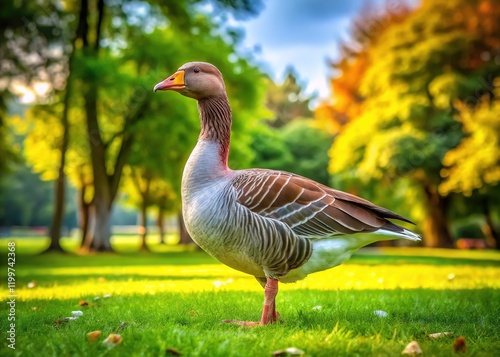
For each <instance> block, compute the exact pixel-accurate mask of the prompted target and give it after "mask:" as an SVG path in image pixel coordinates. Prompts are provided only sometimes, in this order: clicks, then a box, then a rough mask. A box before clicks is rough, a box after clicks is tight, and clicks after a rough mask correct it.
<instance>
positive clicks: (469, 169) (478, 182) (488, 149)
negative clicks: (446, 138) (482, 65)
mask: <svg viewBox="0 0 500 357" xmlns="http://www.w3.org/2000/svg"><path fill="white" fill-rule="evenodd" d="M499 82H500V80H498V79H497V81H496V83H495V84H496V87H497V90H496V92H495V97H496V99H495V100H494V101H493V102H490V101H489V99H488V98H487V97H484V98H483V99H482V100H481V102H480V103H479V105H478V106H477V107H476V108H470V107H469V106H467V105H466V104H465V103H457V104H456V107H457V109H458V110H459V111H460V114H459V115H458V116H457V120H458V121H460V122H461V123H462V124H463V130H464V132H465V133H466V135H467V136H466V137H465V138H464V139H462V141H461V142H460V144H459V145H458V146H457V147H456V148H455V149H452V150H450V151H448V152H447V153H446V155H445V156H444V158H443V165H444V166H445V168H444V169H443V170H441V176H442V177H443V178H444V181H443V182H442V184H441V185H440V186H439V191H440V192H441V193H442V194H448V193H450V192H463V193H464V194H465V195H471V194H472V191H473V190H476V189H479V188H481V187H482V186H483V185H491V186H493V185H495V184H497V183H498V182H499V181H500V116H499V115H498V113H500V100H499V99H498V98H499V96H500V86H499V85H500V83H499Z"/></svg>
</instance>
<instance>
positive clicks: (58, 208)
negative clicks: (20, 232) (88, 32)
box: [46, 0, 88, 252]
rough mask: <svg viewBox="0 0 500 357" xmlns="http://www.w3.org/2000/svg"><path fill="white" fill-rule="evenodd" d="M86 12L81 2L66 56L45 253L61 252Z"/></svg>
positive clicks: (86, 5) (85, 6)
mask: <svg viewBox="0 0 500 357" xmlns="http://www.w3.org/2000/svg"><path fill="white" fill-rule="evenodd" d="M87 11H88V4H87V0H82V2H81V6H80V11H79V20H78V25H77V28H76V31H75V35H74V36H73V38H72V39H71V51H70V53H69V56H68V78H67V79H66V88H65V92H64V99H63V111H62V114H61V124H62V127H63V135H62V138H61V148H60V150H61V157H60V159H59V168H58V173H57V180H56V182H55V187H54V195H55V197H54V212H53V215H52V222H51V226H50V245H49V247H48V248H47V249H46V251H58V252H63V251H64V250H63V249H62V247H61V245H60V243H59V240H60V239H61V227H62V223H63V219H64V205H65V199H66V174H65V172H64V168H65V166H66V152H67V151H68V147H69V118H68V116H69V106H70V99H71V95H72V84H73V74H72V73H73V66H74V64H73V63H74V61H73V59H74V55H75V44H76V41H77V40H78V39H82V40H86V37H83V36H84V33H85V31H84V28H83V26H84V25H85V23H86V22H87V20H86V17H87Z"/></svg>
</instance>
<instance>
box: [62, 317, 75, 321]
mask: <svg viewBox="0 0 500 357" xmlns="http://www.w3.org/2000/svg"><path fill="white" fill-rule="evenodd" d="M64 319H65V320H66V321H75V320H77V319H78V316H70V317H65V318H64Z"/></svg>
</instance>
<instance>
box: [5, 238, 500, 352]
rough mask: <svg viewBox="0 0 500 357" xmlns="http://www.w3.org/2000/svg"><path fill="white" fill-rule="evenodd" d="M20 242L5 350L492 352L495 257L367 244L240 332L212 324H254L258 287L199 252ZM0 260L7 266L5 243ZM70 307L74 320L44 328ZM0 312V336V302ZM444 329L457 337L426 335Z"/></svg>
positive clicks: (497, 299)
mask: <svg viewBox="0 0 500 357" xmlns="http://www.w3.org/2000/svg"><path fill="white" fill-rule="evenodd" d="M23 242H25V243H26V244H27V242H29V240H26V241H18V243H17V248H18V255H17V260H16V279H17V280H16V292H17V305H16V329H17V331H16V333H17V336H16V350H15V351H12V350H10V349H8V348H7V341H6V339H5V338H3V339H2V343H1V349H0V355H2V356H4V355H19V356H21V355H22V356H32V355H37V356H165V355H168V354H167V353H166V350H167V349H169V348H174V349H176V350H178V351H180V352H181V353H182V355H183V356H271V354H272V353H273V351H276V350H280V349H284V348H287V347H296V348H299V349H301V350H303V351H305V354H306V356H356V355H358V356H397V355H401V351H402V350H403V349H404V347H405V346H406V345H407V344H408V343H409V342H411V341H412V340H416V341H418V343H419V344H420V346H421V347H422V350H423V351H424V356H452V355H455V354H454V353H453V352H452V345H453V341H454V339H455V338H457V337H459V336H465V338H466V343H467V352H466V353H465V354H463V355H464V356H493V355H498V351H499V350H500V329H499V326H500V279H499V277H500V253H498V252H481V251H467V252H464V251H452V250H428V249H387V248H386V249H365V250H362V251H361V252H360V253H359V254H357V255H356V256H355V257H353V259H351V260H350V261H349V262H348V263H346V264H344V265H342V266H340V267H338V268H335V269H332V270H329V271H327V272H322V273H317V274H314V275H311V276H310V277H309V278H307V279H306V280H304V281H301V282H299V283H296V284H288V285H285V284H282V285H280V289H281V290H280V293H279V294H278V297H277V307H278V310H279V312H280V314H281V315H282V317H283V321H281V322H280V323H278V324H275V325H272V326H265V327H255V328H244V327H239V326H236V325H231V324H225V323H222V322H221V321H222V320H224V319H239V320H257V319H258V318H259V317H260V312H261V308H262V299H263V297H262V289H261V288H260V285H259V284H258V283H257V282H256V281H255V280H254V279H253V278H252V277H248V276H246V275H244V274H241V273H239V272H235V271H233V270H231V269H229V268H227V267H225V266H223V265H221V264H219V263H217V262H216V261H215V260H213V259H212V258H211V257H209V256H207V255H206V254H205V253H203V252H201V251H194V252H182V251H172V250H173V249H174V248H169V249H170V251H169V249H166V248H163V249H164V250H166V251H165V252H163V253H156V254H151V253H127V254H123V253H122V254H103V255H93V256H78V255H74V254H72V255H57V254H44V255H29V254H27V252H29V251H30V247H31V246H28V245H27V246H24V245H23V244H25V243H23ZM177 249H178V248H177ZM31 251H33V250H31ZM125 251H128V250H127V249H125ZM23 252H24V254H23ZM0 255H2V256H3V257H4V258H2V261H4V262H5V261H6V259H5V257H6V256H7V253H6V241H5V240H2V241H1V245H0ZM5 270H6V268H5V265H4V266H3V267H2V281H0V288H1V289H2V291H4V292H5V291H6V290H7V287H6V285H7V284H6V278H5V274H4V271H5ZM30 282H35V287H33V288H28V283H30ZM217 282H218V283H219V287H217V286H216V285H217V284H214V283H217ZM104 294H111V297H109V298H103V295H104ZM4 295H6V294H4ZM96 296H99V297H100V299H98V300H94V297H96ZM80 300H86V301H88V302H89V303H90V304H91V305H90V306H83V307H81V306H79V304H78V303H79V301H80ZM318 306H320V307H321V308H318ZM74 310H81V311H83V316H82V317H80V318H79V319H77V320H75V321H69V322H66V323H62V324H61V325H59V326H54V325H53V323H54V322H55V321H58V320H60V319H62V318H64V317H66V316H71V311H74ZM375 310H384V311H386V312H387V317H385V318H381V317H378V316H376V315H375V314H374V311H375ZM1 311H2V316H1V320H0V327H1V330H2V331H6V330H7V329H8V327H7V323H8V321H7V318H6V314H5V312H6V308H5V304H3V306H2V310H1ZM122 322H126V323H127V325H126V326H125V327H124V328H123V329H122V330H121V331H120V332H119V333H120V334H121V335H122V337H123V341H122V343H121V344H119V345H117V346H115V347H114V348H112V349H109V350H108V349H107V348H106V347H105V346H104V345H103V343H102V341H103V339H104V338H105V337H106V336H107V335H108V334H110V333H112V332H113V331H114V330H115V329H117V327H118V326H119V325H120V324H121V323H122ZM95 330H100V331H102V337H101V338H100V339H98V340H97V341H96V342H94V343H91V342H89V341H88V339H87V337H86V333H88V332H90V331H95ZM444 331H452V332H453V333H454V334H453V336H446V337H443V338H441V339H438V340H433V339H431V338H429V337H428V336H427V335H428V334H430V333H434V332H444ZM3 336H5V334H3Z"/></svg>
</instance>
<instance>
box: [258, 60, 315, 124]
mask: <svg viewBox="0 0 500 357" xmlns="http://www.w3.org/2000/svg"><path fill="white" fill-rule="evenodd" d="M285 73H286V74H285V80H284V81H283V83H281V84H278V83H275V82H273V81H271V80H270V79H268V83H267V94H266V97H267V98H266V106H267V108H268V109H269V110H270V111H271V113H272V114H273V118H272V119H271V120H270V121H269V125H270V126H271V127H273V128H281V127H283V126H285V125H286V124H288V123H290V122H291V121H292V120H294V119H296V118H310V117H311V115H312V112H311V110H310V109H309V102H310V101H311V99H312V98H311V97H308V96H306V95H305V94H304V91H303V88H302V85H301V84H300V83H299V80H298V76H297V74H296V72H295V70H294V69H293V68H292V67H288V68H287V69H286V72H285Z"/></svg>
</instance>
